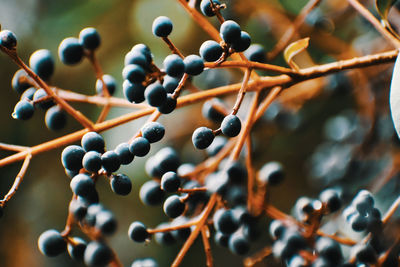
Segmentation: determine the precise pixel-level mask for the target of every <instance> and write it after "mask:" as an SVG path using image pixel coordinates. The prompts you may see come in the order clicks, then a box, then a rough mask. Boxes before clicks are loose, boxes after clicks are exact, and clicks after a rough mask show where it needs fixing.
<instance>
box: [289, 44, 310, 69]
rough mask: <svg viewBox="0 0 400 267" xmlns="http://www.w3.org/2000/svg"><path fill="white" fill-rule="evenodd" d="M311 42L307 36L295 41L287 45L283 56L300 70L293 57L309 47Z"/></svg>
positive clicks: (293, 67) (293, 66)
mask: <svg viewBox="0 0 400 267" xmlns="http://www.w3.org/2000/svg"><path fill="white" fill-rule="evenodd" d="M309 42H310V38H309V37H307V38H304V39H300V40H298V41H296V42H293V43H291V44H290V45H288V46H287V47H286V49H285V51H284V52H283V56H284V58H285V60H286V62H287V63H288V64H289V66H290V67H291V68H292V69H295V70H299V67H298V66H297V64H296V63H294V62H293V58H294V57H295V56H296V55H298V54H299V53H301V52H302V51H304V50H305V49H306V48H307V47H308V44H309Z"/></svg>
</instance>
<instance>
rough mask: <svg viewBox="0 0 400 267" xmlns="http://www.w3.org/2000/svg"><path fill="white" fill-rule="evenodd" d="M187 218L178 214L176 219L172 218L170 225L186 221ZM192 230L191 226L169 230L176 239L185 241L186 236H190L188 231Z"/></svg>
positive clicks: (182, 223)
mask: <svg viewBox="0 0 400 267" xmlns="http://www.w3.org/2000/svg"><path fill="white" fill-rule="evenodd" d="M188 222H189V221H188V219H187V218H186V217H183V216H180V217H178V218H176V219H174V220H173V221H172V222H171V226H180V225H184V224H186V223H188ZM191 232H192V230H191V227H187V228H180V229H178V230H175V231H171V234H172V235H173V237H174V238H175V239H176V240H181V241H186V240H187V239H188V237H189V236H190V233H191Z"/></svg>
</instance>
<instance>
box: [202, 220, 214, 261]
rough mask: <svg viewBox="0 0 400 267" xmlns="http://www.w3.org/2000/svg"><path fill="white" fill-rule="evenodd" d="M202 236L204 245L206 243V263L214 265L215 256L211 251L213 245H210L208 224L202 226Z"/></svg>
mask: <svg viewBox="0 0 400 267" xmlns="http://www.w3.org/2000/svg"><path fill="white" fill-rule="evenodd" d="M201 237H202V240H203V245H204V252H205V254H206V265H207V267H212V266H214V261H213V256H212V252H211V246H210V241H209V238H210V230H209V229H208V227H207V225H204V226H203V227H202V228H201Z"/></svg>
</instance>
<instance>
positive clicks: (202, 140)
mask: <svg viewBox="0 0 400 267" xmlns="http://www.w3.org/2000/svg"><path fill="white" fill-rule="evenodd" d="M214 137H215V136H214V133H213V131H212V130H211V129H210V128H207V127H199V128H197V129H196V130H195V131H194V132H193V135H192V142H193V145H194V147H195V148H197V149H206V148H207V147H208V146H209V145H211V143H212V142H213V140H214Z"/></svg>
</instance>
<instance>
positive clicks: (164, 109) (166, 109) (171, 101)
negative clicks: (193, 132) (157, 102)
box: [157, 94, 177, 114]
mask: <svg viewBox="0 0 400 267" xmlns="http://www.w3.org/2000/svg"><path fill="white" fill-rule="evenodd" d="M176 104H177V101H176V99H175V98H172V95H171V94H167V98H166V99H165V101H164V103H163V104H162V105H161V106H159V107H158V108H157V109H158V111H159V112H161V113H162V114H169V113H171V112H172V111H174V110H175V108H176Z"/></svg>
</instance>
